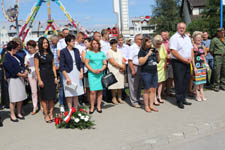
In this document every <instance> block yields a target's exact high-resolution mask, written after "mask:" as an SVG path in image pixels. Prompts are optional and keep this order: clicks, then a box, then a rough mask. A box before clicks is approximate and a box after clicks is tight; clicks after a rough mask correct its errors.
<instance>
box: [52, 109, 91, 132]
mask: <svg viewBox="0 0 225 150" xmlns="http://www.w3.org/2000/svg"><path fill="white" fill-rule="evenodd" d="M55 125H56V128H71V129H75V128H78V129H81V130H82V129H91V128H93V126H94V125H95V124H94V121H92V120H91V117H90V116H89V115H88V111H87V109H86V108H85V107H81V108H80V109H79V110H78V111H76V109H75V108H72V109H70V110H69V112H65V113H61V114H57V115H56V117H55Z"/></svg>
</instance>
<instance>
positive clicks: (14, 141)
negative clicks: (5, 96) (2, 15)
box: [0, 91, 225, 150]
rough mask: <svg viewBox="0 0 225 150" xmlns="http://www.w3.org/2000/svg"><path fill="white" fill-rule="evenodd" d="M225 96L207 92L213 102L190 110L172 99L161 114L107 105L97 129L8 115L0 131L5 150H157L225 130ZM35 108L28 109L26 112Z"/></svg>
mask: <svg viewBox="0 0 225 150" xmlns="http://www.w3.org/2000/svg"><path fill="white" fill-rule="evenodd" d="M224 94H225V92H224V91H221V92H218V93H216V92H213V91H206V96H207V98H208V100H207V101H206V102H197V101H195V100H192V99H190V100H188V101H190V102H192V103H193V104H192V105H191V106H185V109H184V110H181V109H179V108H178V107H177V106H176V105H175V98H168V100H166V102H165V103H164V104H161V106H159V107H157V108H158V109H159V110H160V112H158V113H156V112H151V113H146V112H145V111H144V110H143V109H136V108H133V107H130V106H129V105H128V104H121V105H113V104H109V103H106V104H105V105H104V109H103V113H102V114H99V113H97V112H95V113H94V114H93V115H92V119H93V120H94V121H95V123H96V126H95V129H90V130H82V131H81V130H78V129H75V130H73V129H56V128H55V126H54V124H46V123H45V122H44V117H43V115H42V113H41V112H39V113H38V114H37V115H35V116H32V115H31V114H28V115H27V116H26V120H25V121H20V122H19V123H13V122H11V121H10V120H9V118H7V117H6V116H8V115H9V112H8V110H3V111H2V110H1V114H3V116H5V117H6V118H5V119H4V127H3V128H0V149H1V150H14V149H17V150H18V149H23V150H40V149H43V150H64V149H67V150H72V149H73V150H90V149H92V150H157V149H159V148H160V147H163V146H166V145H169V144H171V143H174V142H179V141H182V140H184V139H188V138H193V137H196V136H199V135H203V134H205V133H210V132H213V131H215V130H219V129H223V128H225V109H224V107H225V98H224ZM28 109H29V110H30V108H26V112H27V110H28Z"/></svg>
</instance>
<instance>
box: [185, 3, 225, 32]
mask: <svg viewBox="0 0 225 150" xmlns="http://www.w3.org/2000/svg"><path fill="white" fill-rule="evenodd" d="M223 14H224V15H223V24H224V23H225V11H223ZM219 27H220V0H207V1H206V6H205V8H204V10H203V12H202V16H201V17H199V18H197V19H196V20H193V21H192V23H191V24H189V25H188V28H187V29H188V30H189V31H190V32H193V31H207V32H208V33H209V34H210V35H211V36H214V35H215V34H216V30H217V28H219Z"/></svg>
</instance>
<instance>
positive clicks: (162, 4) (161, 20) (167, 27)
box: [150, 0, 181, 34]
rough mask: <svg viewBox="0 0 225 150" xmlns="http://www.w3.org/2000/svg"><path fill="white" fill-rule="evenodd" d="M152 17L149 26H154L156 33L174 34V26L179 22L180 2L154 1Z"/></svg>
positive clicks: (172, 0) (169, 0)
mask: <svg viewBox="0 0 225 150" xmlns="http://www.w3.org/2000/svg"><path fill="white" fill-rule="evenodd" d="M155 3H156V5H155V7H154V8H153V17H152V19H151V20H150V24H156V25H157V27H156V33H157V34H160V32H162V31H169V32H172V33H174V32H176V25H177V23H179V22H180V21H181V18H180V15H179V14H180V13H179V11H180V2H179V1H178V0H166V1H165V0H155Z"/></svg>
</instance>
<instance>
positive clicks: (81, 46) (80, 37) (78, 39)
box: [75, 32, 86, 55]
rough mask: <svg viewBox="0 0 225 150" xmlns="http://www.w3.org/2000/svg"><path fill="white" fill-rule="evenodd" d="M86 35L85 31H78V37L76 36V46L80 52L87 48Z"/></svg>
mask: <svg viewBox="0 0 225 150" xmlns="http://www.w3.org/2000/svg"><path fill="white" fill-rule="evenodd" d="M84 36H85V34H84V33H83V32H79V33H77V37H76V42H75V48H77V49H78V50H79V52H80V55H81V52H82V51H83V50H85V49H86V47H85V45H84Z"/></svg>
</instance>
